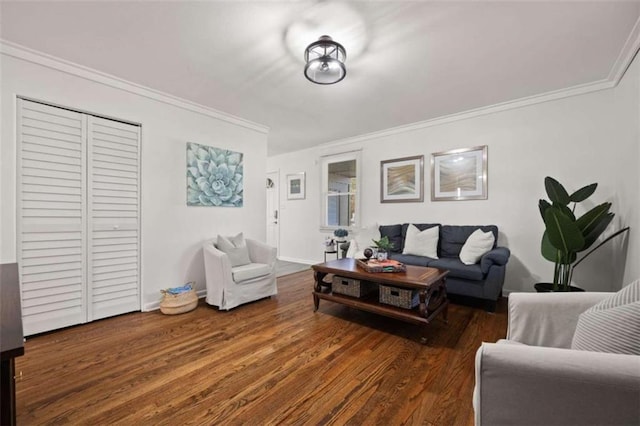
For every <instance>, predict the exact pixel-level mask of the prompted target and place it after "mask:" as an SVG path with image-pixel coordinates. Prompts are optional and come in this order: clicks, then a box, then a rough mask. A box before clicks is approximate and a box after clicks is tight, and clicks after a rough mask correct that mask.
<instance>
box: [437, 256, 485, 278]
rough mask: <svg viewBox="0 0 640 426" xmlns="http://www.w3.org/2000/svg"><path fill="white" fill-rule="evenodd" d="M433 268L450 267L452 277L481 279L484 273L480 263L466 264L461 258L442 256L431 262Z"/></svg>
mask: <svg viewBox="0 0 640 426" xmlns="http://www.w3.org/2000/svg"><path fill="white" fill-rule="evenodd" d="M428 266H430V267H432V268H440V269H448V270H449V276H450V277H456V278H464V279H467V280H474V281H481V280H483V279H484V274H483V273H482V270H481V269H480V264H478V263H476V264H474V265H465V264H464V263H462V262H461V261H460V259H452V258H440V259H436V260H433V261H431V262H429V265H428Z"/></svg>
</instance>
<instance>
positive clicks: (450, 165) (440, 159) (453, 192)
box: [431, 145, 488, 201]
mask: <svg viewBox="0 0 640 426" xmlns="http://www.w3.org/2000/svg"><path fill="white" fill-rule="evenodd" d="M487 154H488V148H487V145H481V146H475V147H472V148H462V149H454V150H451V151H444V152H436V153H433V154H431V201H461V200H486V199H487V198H488V193H487V188H488V182H487Z"/></svg>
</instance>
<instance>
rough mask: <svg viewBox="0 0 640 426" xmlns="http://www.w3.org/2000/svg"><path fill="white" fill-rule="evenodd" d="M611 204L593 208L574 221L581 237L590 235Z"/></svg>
mask: <svg viewBox="0 0 640 426" xmlns="http://www.w3.org/2000/svg"><path fill="white" fill-rule="evenodd" d="M610 208H611V203H602V204H600V205H598V206H595V207H594V208H592V209H591V210H589V211H588V212H586V213H585V214H583V215H582V216H580V217H579V218H578V219H577V220H576V225H578V228H580V232H581V233H582V235H583V236H585V235H588V234H590V233H591V232H592V231H593V229H594V228H596V227H597V226H598V224H599V222H600V221H601V220H604V219H603V218H604V217H606V215H607V213H608V211H609V209H610Z"/></svg>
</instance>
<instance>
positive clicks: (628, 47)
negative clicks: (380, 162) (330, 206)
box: [320, 19, 640, 148]
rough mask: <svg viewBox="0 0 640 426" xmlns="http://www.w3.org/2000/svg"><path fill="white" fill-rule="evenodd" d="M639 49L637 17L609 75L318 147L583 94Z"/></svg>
mask: <svg viewBox="0 0 640 426" xmlns="http://www.w3.org/2000/svg"><path fill="white" fill-rule="evenodd" d="M638 50H640V19H638V20H637V21H636V23H635V25H634V27H633V29H632V30H631V33H630V34H629V37H628V38H627V41H626V42H625V44H624V46H623V47H622V49H621V50H620V53H619V54H618V57H617V59H616V61H615V62H614V64H613V66H612V67H611V70H610V71H609V75H608V76H607V78H606V79H603V80H599V81H594V82H591V83H586V84H581V85H577V86H573V87H568V88H565V89H560V90H554V91H551V92H546V93H541V94H539V95H533V96H528V97H525V98H520V99H515V100H513V101H507V102H502V103H498V104H494V105H489V106H485V107H480V108H475V109H471V110H467V111H463V112H459V113H455V114H450V115H444V116H441V117H436V118H432V119H430V120H425V121H419V122H416V123H411V124H406V125H403V126H398V127H392V128H390V129H385V130H380V131H377V132H371V133H365V134H363V135H358V136H353V137H349V138H343V139H338V140H335V141H331V142H327V143H324V144H321V145H320V147H322V148H329V147H333V146H336V145H344V144H352V143H358V142H364V141H369V140H371V139H376V138H382V137H386V136H392V135H397V134H399V133H405V132H411V131H415V130H420V129H424V128H427V127H434V126H440V125H442V124H447V123H453V122H455V121H461V120H468V119H470V118H475V117H481V116H483V115H488V114H494V113H496V112H502V111H508V110H512V109H516V108H522V107H526V106H529V105H535V104H539V103H544V102H550V101H555V100H559V99H563V98H569V97H572V96H578V95H584V94H587V93H591V92H597V91H599V90H605V89H611V88H614V87H616V86H617V85H618V83H620V80H622V77H623V76H624V74H625V72H626V71H627V69H628V68H629V66H630V65H631V63H632V62H633V59H634V58H635V56H636V54H637V53H638Z"/></svg>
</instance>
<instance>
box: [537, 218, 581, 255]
mask: <svg viewBox="0 0 640 426" xmlns="http://www.w3.org/2000/svg"><path fill="white" fill-rule="evenodd" d="M544 223H545V225H546V226H547V234H548V237H549V242H550V243H551V245H552V246H554V247H555V248H557V249H558V250H560V252H561V253H562V255H563V256H564V257H565V258H567V257H569V256H570V255H571V253H574V252H576V251H579V250H581V249H582V248H583V246H584V237H583V236H582V232H580V228H578V225H576V223H575V222H574V221H573V220H571V219H570V218H569V217H567V216H566V215H565V214H564V213H563V212H562V210H561V209H559V208H557V207H555V206H552V207H550V208H548V209H547V211H546V212H545V215H544Z"/></svg>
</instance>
